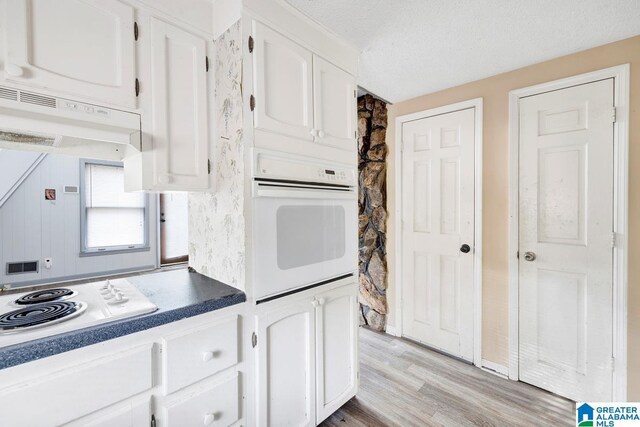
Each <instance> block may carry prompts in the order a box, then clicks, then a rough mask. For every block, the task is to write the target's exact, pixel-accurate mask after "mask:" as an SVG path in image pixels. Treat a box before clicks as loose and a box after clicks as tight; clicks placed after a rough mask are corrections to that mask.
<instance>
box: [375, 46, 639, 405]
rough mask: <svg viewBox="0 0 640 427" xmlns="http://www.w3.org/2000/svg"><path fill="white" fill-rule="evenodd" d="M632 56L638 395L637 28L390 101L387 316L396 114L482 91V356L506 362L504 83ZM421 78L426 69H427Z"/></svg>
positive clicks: (527, 82) (632, 351) (631, 333)
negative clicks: (583, 48)
mask: <svg viewBox="0 0 640 427" xmlns="http://www.w3.org/2000/svg"><path fill="white" fill-rule="evenodd" d="M626 63H630V64H631V114H630V129H629V132H630V141H629V145H630V149H629V156H630V161H629V163H630V164H629V170H630V174H629V183H630V185H629V243H630V245H629V321H628V338H629V341H628V365H629V366H628V368H629V371H628V372H629V377H628V398H629V400H635V401H638V400H640V262H638V261H640V248H638V245H637V243H638V242H640V110H639V108H638V104H639V103H640V36H636V37H633V38H630V39H626V40H622V41H619V42H616V43H611V44H608V45H605V46H600V47H597V48H594V49H590V50H586V51H583V52H579V53H575V54H572V55H568V56H565V57H561V58H557V59H554V60H551V61H547V62H543V63H540V64H536V65H532V66H529V67H525V68H521V69H519V70H515V71H511V72H508V73H504V74H500V75H497V76H493V77H489V78H487V79H484V80H479V81H476V82H472V83H468V84H465V85H462V86H458V87H455V88H451V89H447V90H443V91H441V92H436V93H432V94H429V95H424V96H421V97H418V98H414V99H411V100H408V101H404V102H400V103H398V104H394V105H391V106H389V127H388V129H387V143H388V144H389V151H390V156H389V158H388V161H389V170H388V187H387V188H388V193H389V196H388V208H389V213H390V216H389V235H388V247H387V248H388V252H389V267H390V271H389V276H390V283H389V290H388V297H389V306H390V309H391V310H392V311H391V313H390V317H389V324H390V325H391V326H392V327H393V326H394V325H395V313H394V312H393V309H394V308H395V273H396V264H395V253H396V251H395V238H396V230H395V224H394V222H395V220H396V214H397V212H398V210H399V207H398V206H396V194H395V191H394V188H395V184H396V177H395V167H394V164H395V161H396V159H395V152H394V151H395V131H396V129H395V118H396V117H398V116H400V115H404V114H408V113H413V112H416V111H421V110H426V109H429V108H434V107H439V106H443V105H447V104H452V103H455V102H460V101H465V100H469V99H473V98H480V97H481V98H483V99H484V123H483V125H484V135H483V140H484V159H483V169H484V171H483V174H484V175H483V181H484V183H483V185H484V188H483V206H484V211H483V224H482V226H483V248H482V249H483V274H482V278H483V295H482V304H483V312H482V317H483V323H482V357H483V359H486V360H489V361H491V362H494V363H499V364H501V365H504V366H507V365H508V345H509V337H508V332H509V331H508V280H507V275H508V260H507V250H508V178H509V177H508V166H509V165H508V154H509V150H508V108H509V91H511V90H513V89H518V88H522V87H527V86H532V85H535V84H539V83H544V82H548V81H552V80H557V79H561V78H564V77H570V76H574V75H577V74H582V73H586V72H590V71H595V70H599V69H603V68H607V67H611V66H614V65H619V64H626ZM425 78H429V73H428V72H425Z"/></svg>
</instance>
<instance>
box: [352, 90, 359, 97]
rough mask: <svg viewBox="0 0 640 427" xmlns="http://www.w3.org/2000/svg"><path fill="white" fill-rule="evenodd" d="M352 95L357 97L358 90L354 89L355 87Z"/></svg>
mask: <svg viewBox="0 0 640 427" xmlns="http://www.w3.org/2000/svg"><path fill="white" fill-rule="evenodd" d="M353 97H354V98H357V97H358V91H357V90H355V89H354V91H353Z"/></svg>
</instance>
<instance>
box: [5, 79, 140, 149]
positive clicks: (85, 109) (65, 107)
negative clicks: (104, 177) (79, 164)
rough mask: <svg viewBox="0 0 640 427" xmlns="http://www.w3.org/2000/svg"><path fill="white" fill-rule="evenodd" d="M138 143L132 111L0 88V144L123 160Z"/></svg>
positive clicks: (135, 116) (136, 118) (136, 119)
mask: <svg viewBox="0 0 640 427" xmlns="http://www.w3.org/2000/svg"><path fill="white" fill-rule="evenodd" d="M141 145H142V139H141V129H140V115H138V114H135V113H129V112H125V111H119V110H114V109H111V108H105V107H100V106H96V105H92V104H86V103H82V102H77V101H73V100H70V99H65V98H57V97H52V96H48V95H42V94H38V93H36V92H32V91H24V90H18V89H14V88H10V87H6V86H0V148H9V149H14V150H29V151H39V152H44V153H57V154H66V155H71V156H77V157H89V158H94V159H104V160H123V159H125V158H127V157H129V156H132V155H134V154H137V153H140V151H141Z"/></svg>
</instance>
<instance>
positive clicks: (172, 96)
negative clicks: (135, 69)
mask: <svg viewBox="0 0 640 427" xmlns="http://www.w3.org/2000/svg"><path fill="white" fill-rule="evenodd" d="M150 22H151V34H150V37H151V44H152V46H151V55H152V58H151V64H152V68H151V70H152V78H151V97H147V99H148V101H149V102H150V103H149V105H148V108H149V110H151V111H152V112H153V114H152V124H151V126H152V127H153V132H152V135H153V167H154V174H153V176H154V182H153V185H154V186H156V188H162V189H166V190H171V189H172V188H175V189H177V190H185V189H193V190H195V189H207V188H208V187H209V176H208V171H207V161H208V141H209V129H208V122H209V120H208V113H207V111H208V91H207V73H206V64H205V60H206V55H207V53H206V42H205V40H203V39H201V38H199V37H197V36H195V35H192V34H191V33H188V32H186V31H183V30H182V29H179V28H177V27H174V26H172V25H170V24H168V23H166V22H163V21H160V20H158V19H155V18H151V19H150Z"/></svg>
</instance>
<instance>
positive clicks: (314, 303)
mask: <svg viewBox="0 0 640 427" xmlns="http://www.w3.org/2000/svg"><path fill="white" fill-rule="evenodd" d="M311 305H312V306H314V307H315V308H318V306H320V302H319V301H318V300H316V299H314V300H313V301H311Z"/></svg>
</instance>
